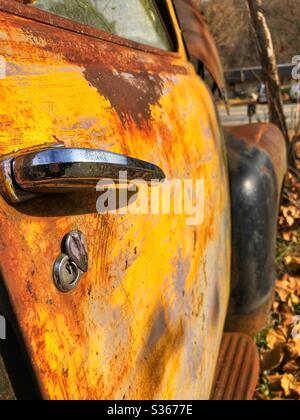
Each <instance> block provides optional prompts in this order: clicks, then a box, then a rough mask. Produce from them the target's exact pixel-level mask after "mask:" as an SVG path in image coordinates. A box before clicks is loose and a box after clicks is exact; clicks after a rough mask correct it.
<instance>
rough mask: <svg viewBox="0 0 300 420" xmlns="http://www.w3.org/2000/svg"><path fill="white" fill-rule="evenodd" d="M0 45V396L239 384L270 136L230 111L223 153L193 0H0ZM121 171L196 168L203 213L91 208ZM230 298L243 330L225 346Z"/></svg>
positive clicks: (233, 317)
mask: <svg viewBox="0 0 300 420" xmlns="http://www.w3.org/2000/svg"><path fill="white" fill-rule="evenodd" d="M0 56H1V60H0V161H1V162H0V163H1V170H0V191H1V195H0V274H1V280H0V281H1V283H0V284H1V293H0V295H1V304H0V308H1V314H2V318H1V319H2V323H3V324H4V323H5V326H6V334H5V336H6V337H5V338H6V339H5V340H4V339H2V340H0V346H1V353H2V361H1V363H0V366H1V368H0V396H1V398H2V399H9V398H15V397H17V398H35V397H36V398H43V399H108V400H110V399H133V400H138V399H148V400H151V399H162V400H165V399H170V400H173V399H189V400H193V399H196V400H197V399H209V398H216V399H217V398H225V397H226V398H231V399H234V398H236V399H238V398H239V399H242V398H250V397H251V395H252V394H253V391H254V387H255V381H256V379H257V375H258V364H257V363H258V362H257V354H256V351H255V347H254V344H252V341H251V340H250V339H249V338H247V337H246V336H245V335H242V334H240V333H241V332H243V331H244V332H246V333H249V334H251V333H253V332H254V330H257V329H258V328H259V325H260V323H261V321H262V319H263V318H264V316H265V313H266V312H267V310H268V306H269V302H270V299H271V297H272V292H273V280H274V278H273V273H272V270H273V268H272V267H273V263H274V258H273V257H274V255H273V251H274V238H275V231H276V215H277V209H278V200H279V195H280V189H281V184H282V181H283V176H284V173H285V150H284V141H283V138H282V136H281V134H280V133H279V131H278V130H277V129H276V128H274V127H272V126H269V125H258V126H252V127H246V128H243V127H242V128H238V129H233V130H228V131H227V133H226V138H227V151H226V144H225V140H224V134H223V131H222V129H221V127H220V122H219V119H218V115H217V112H216V108H215V104H214V100H213V96H212V93H211V89H210V83H208V82H207V83H206V82H205V80H204V79H203V75H204V73H205V71H206V70H207V71H208V72H209V73H210V75H211V78H212V79H213V84H214V88H215V89H217V90H219V91H220V92H221V93H224V81H223V74H222V69H221V65H220V61H219V58H218V54H217V50H216V47H215V45H214V43H213V41H212V38H211V36H210V34H209V31H208V29H207V27H206V25H205V23H204V21H203V18H202V17H201V15H200V13H199V12H198V11H197V10H196V9H195V7H194V6H193V4H192V2H191V1H189V0H188V1H185V0H176V1H173V2H172V1H171V0H161V1H154V0H126V1H118V0H111V1H107V0H72V1H70V0H36V1H34V0H32V1H31V0H24V1H20V0H18V1H16V0H1V1H0ZM195 63H196V66H195ZM201 76H202V77H201ZM227 159H228V160H229V168H228V164H227ZM241 162H246V164H244V166H243V163H241ZM253 168H254V169H253ZM229 170H230V172H229ZM120 171H122V172H124V171H127V174H129V183H130V182H133V181H134V180H135V179H136V178H142V179H143V180H145V181H146V182H147V184H148V186H147V188H148V189H149V190H155V188H156V187H155V185H153V184H152V183H151V184H149V183H150V181H151V180H152V179H156V181H158V182H159V181H161V180H162V179H166V180H167V181H168V180H169V181H171V180H180V181H183V180H188V181H189V182H188V183H187V185H188V187H187V188H188V189H187V196H189V197H190V196H193V185H194V184H196V183H197V180H200V181H201V184H199V185H201V186H202V187H203V189H202V195H201V199H203V206H202V207H201V210H203V214H202V217H200V218H199V220H198V219H197V221H196V222H195V223H193V222H191V218H193V216H195V215H194V214H193V213H192V211H190V212H182V213H180V212H177V211H176V209H175V210H174V208H173V207H172V205H171V207H170V212H169V213H167V212H165V213H164V212H163V211H157V212H155V211H154V212H149V213H147V214H146V212H144V213H143V214H141V213H138V214H134V212H131V213H130V212H126V211H120V210H121V206H119V207H120V208H117V207H118V206H116V208H111V209H110V210H111V211H110V212H109V211H108V212H106V213H105V214H104V213H103V212H99V211H97V206H96V203H97V202H98V200H99V195H100V196H101V194H100V192H99V190H98V191H96V188H95V186H96V184H98V182H99V181H100V182H101V181H103V180H107V179H110V178H111V179H113V181H117V178H118V176H117V173H118V172H120ZM253 171H254V172H253ZM229 174H230V176H231V182H232V194H233V195H232V203H233V210H232V215H231V205H230V189H229V182H228V175H229ZM117 183H118V187H119V189H121V187H122V185H121V184H122V182H121V181H120V180H119V181H118V182H117ZM125 185H127V184H126V182H125ZM123 187H124V185H123ZM108 189H109V188H108ZM108 189H107V190H103V191H102V193H105V192H107V191H108ZM140 191H141V190H139V189H137V190H136V191H135V193H136V194H135V196H134V197H135V198H134V200H138V195H139V193H140ZM174 194H175V193H174ZM174 194H171V202H173V200H174ZM199 197H200V196H199ZM199 197H198V196H197V195H196V199H197V198H199ZM134 200H131V201H130V203H126V205H125V206H124V207H125V208H126V207H127V205H129V204H130V205H132V204H134ZM258 203H259V205H258ZM196 207H197V203H196ZM191 209H192V210H193V209H194V207H193V206H192V207H191ZM123 210H124V208H123ZM261 215H263V219H262V220H263V221H262V222H261V223H262V224H263V226H257V225H259V224H260V222H259V220H258V218H259V217H260V216H261ZM243 224H244V225H245V226H246V228H244V227H245V226H244V225H243ZM231 225H232V227H233V230H231ZM235 226H237V227H236V229H235ZM243 226H244V227H243ZM256 228H257V229H256ZM232 232H233V233H232ZM264 232H267V233H266V235H265V236H266V238H267V239H266V241H265V242H263V245H262V248H261V249H260V250H259V252H258V250H257V249H255V243H256V242H255V240H256V239H255V238H257V235H263V233H264ZM247 247H248V248H247ZM247 256H248V258H247ZM241 258H242V259H241ZM231 259H232V261H233V264H232V266H233V270H231ZM263 263H265V265H264V268H262V265H263ZM231 271H232V273H231ZM231 283H232V285H231ZM230 291H232V292H231V300H230V302H231V305H230V309H229V314H228V307H229V306H228V305H229V299H230ZM227 314H228V317H227V330H229V331H235V332H237V331H238V332H239V334H238V335H236V334H229V335H225V336H224V339H223V345H222V346H221V342H222V337H223V333H224V325H225V320H226V315H227ZM4 321H5V322H4ZM2 338H3V337H2ZM226 346H227V349H231V350H232V351H233V350H236V353H235V352H234V351H233V353H232V354H236V355H238V359H237V358H234V357H231V359H230V358H229V359H228V354H227V353H228V352H227V353H226ZM218 359H219V362H220V363H219V368H218V369H217V370H216V366H217V361H218ZM246 359H247V360H246ZM245 360H246V361H247V363H246V364H245ZM222 363H223V365H222ZM226 363H227V366H229V367H232V366H235V369H233V370H232V375H236V377H233V376H231V378H232V380H233V381H235V379H237V380H236V382H235V384H236V385H237V386H236V387H232V388H231V391H232V394H231V395H229V394H228V393H227V394H226V392H225V391H224V389H223V390H222V389H221V388H220V383H219V382H218V381H219V379H220V377H222V375H223V379H224V378H225V379H226V378H227V376H228V372H227V374H226V372H225V371H224V364H225V365H226ZM230 363H231V364H230ZM222 366H223V368H222ZM225 370H226V369H225ZM227 370H228V369H227ZM229 371H230V369H229ZM216 375H217V376H216ZM218 375H219V376H218ZM226 375H227V376H226ZM247 375H248V376H247ZM215 377H216V379H215V380H216V386H215V388H213V383H214V378H215ZM223 382H224V381H223ZM238 385H239V386H238ZM237 388H239V391H240V394H237ZM213 389H214V390H213ZM231 391H230V392H231ZM212 393H213V394H212Z"/></svg>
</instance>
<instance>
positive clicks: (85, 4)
mask: <svg viewBox="0 0 300 420" xmlns="http://www.w3.org/2000/svg"><path fill="white" fill-rule="evenodd" d="M24 2H25V3H27V4H30V5H31V6H34V7H37V8H39V9H43V10H46V11H48V12H51V13H55V14H57V15H59V16H62V17H66V18H68V19H72V20H74V21H76V22H79V23H82V24H85V25H89V26H92V27H94V28H97V29H101V30H103V31H106V32H109V33H112V34H115V35H119V36H121V37H123V38H127V39H130V40H132V41H136V42H139V43H142V44H147V45H150V46H152V47H156V48H160V49H163V50H173V46H172V43H171V40H170V38H169V35H168V32H167V29H166V27H165V25H164V23H163V21H162V19H161V17H160V14H159V12H158V10H157V8H156V5H155V3H154V1H153V0H25V1H24Z"/></svg>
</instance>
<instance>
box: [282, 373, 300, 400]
mask: <svg viewBox="0 0 300 420" xmlns="http://www.w3.org/2000/svg"><path fill="white" fill-rule="evenodd" d="M281 386H282V389H283V390H284V393H285V395H286V396H287V397H290V396H291V395H295V396H298V397H300V382H299V381H297V380H296V379H295V377H294V376H293V375H291V374H290V373H286V374H285V375H283V377H282V379H281Z"/></svg>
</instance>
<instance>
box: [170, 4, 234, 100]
mask: <svg viewBox="0 0 300 420" xmlns="http://www.w3.org/2000/svg"><path fill="white" fill-rule="evenodd" d="M173 3H174V5H175V8H176V12H177V15H178V19H179V22H180V26H181V29H182V35H183V37H184V40H185V42H186V45H187V49H188V51H189V53H190V54H191V55H192V56H194V57H195V58H197V59H198V60H200V61H201V62H202V63H203V64H204V66H205V67H206V68H207V70H208V71H209V72H210V74H211V76H212V78H213V79H214V80H215V82H216V84H217V85H218V87H219V89H220V91H221V92H222V93H224V94H225V92H226V84H225V79H224V73H223V68H222V63H221V59H220V56H219V52H218V50H217V47H216V44H215V42H214V39H213V37H212V35H211V33H210V30H209V28H208V26H207V24H206V22H205V20H204V17H203V16H202V14H201V13H200V11H199V9H198V8H197V7H196V5H195V2H193V1H192V0H173Z"/></svg>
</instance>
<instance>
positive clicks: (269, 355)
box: [261, 344, 284, 371]
mask: <svg viewBox="0 0 300 420" xmlns="http://www.w3.org/2000/svg"><path fill="white" fill-rule="evenodd" d="M283 359H284V350H283V345H282V344H279V345H277V346H275V347H274V348H273V350H270V351H265V352H264V353H262V355H261V369H262V371H270V370H273V369H276V368H278V367H279V366H280V365H281V363H282V362H283Z"/></svg>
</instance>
